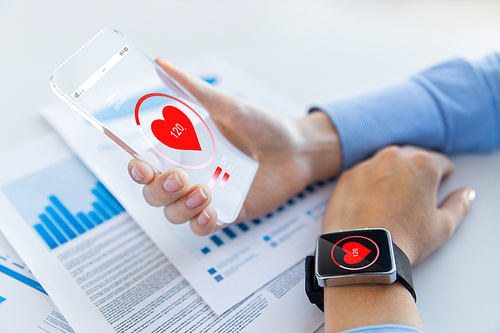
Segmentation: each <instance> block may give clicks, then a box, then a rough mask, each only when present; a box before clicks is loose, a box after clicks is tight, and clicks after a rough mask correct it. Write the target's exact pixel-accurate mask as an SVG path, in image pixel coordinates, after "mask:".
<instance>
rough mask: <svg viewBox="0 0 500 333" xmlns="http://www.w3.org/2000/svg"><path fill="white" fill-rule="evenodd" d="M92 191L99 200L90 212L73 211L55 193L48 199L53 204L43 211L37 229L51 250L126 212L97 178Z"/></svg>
mask: <svg viewBox="0 0 500 333" xmlns="http://www.w3.org/2000/svg"><path fill="white" fill-rule="evenodd" d="M91 192H92V194H93V195H94V196H95V199H96V201H94V202H92V203H91V207H89V208H93V210H90V211H88V212H86V213H85V212H77V213H76V214H73V213H72V212H70V210H69V209H68V208H67V207H66V206H65V205H64V203H63V202H62V201H61V200H59V198H58V197H57V196H55V195H51V196H49V197H48V198H47V199H48V201H49V202H50V203H51V204H50V205H49V206H46V207H45V213H42V214H40V223H38V224H35V225H34V228H35V230H36V232H37V233H38V234H39V235H40V237H42V239H43V240H44V241H45V243H46V244H47V246H48V247H49V248H50V249H55V248H56V247H58V246H59V245H62V244H64V243H66V242H67V241H68V240H70V239H74V238H76V237H77V236H78V235H81V234H84V233H85V232H86V231H87V230H90V229H93V228H95V227H96V226H98V225H100V224H102V223H104V222H105V221H108V220H110V219H111V218H112V217H114V216H116V215H119V214H120V213H122V212H124V211H125V210H124V209H123V207H122V206H121V205H120V203H119V202H118V201H117V200H116V199H115V198H114V197H113V196H112V195H111V193H109V192H108V190H107V189H106V188H105V187H104V185H102V183H101V182H99V181H97V182H96V184H95V187H94V188H92V189H91Z"/></svg>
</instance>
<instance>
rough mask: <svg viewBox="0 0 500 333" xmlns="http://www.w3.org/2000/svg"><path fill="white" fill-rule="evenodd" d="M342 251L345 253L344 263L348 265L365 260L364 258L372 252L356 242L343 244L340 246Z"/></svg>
mask: <svg viewBox="0 0 500 333" xmlns="http://www.w3.org/2000/svg"><path fill="white" fill-rule="evenodd" d="M342 250H344V252H345V253H346V255H345V256H344V262H345V263H346V264H349V265H354V264H357V263H359V262H361V260H363V259H365V258H366V256H367V255H368V254H370V252H372V251H371V250H370V249H367V248H366V247H364V246H363V245H361V244H359V243H358V242H348V243H345V244H344V246H342Z"/></svg>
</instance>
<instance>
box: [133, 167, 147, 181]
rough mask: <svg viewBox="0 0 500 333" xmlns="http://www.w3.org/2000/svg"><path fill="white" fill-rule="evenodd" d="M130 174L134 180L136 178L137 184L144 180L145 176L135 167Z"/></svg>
mask: <svg viewBox="0 0 500 333" xmlns="http://www.w3.org/2000/svg"><path fill="white" fill-rule="evenodd" d="M130 174H131V175H132V178H134V180H135V181H136V182H141V181H143V180H144V176H143V175H142V174H141V173H140V172H139V170H137V168H136V167H135V165H134V166H133V167H132V169H131V170H130Z"/></svg>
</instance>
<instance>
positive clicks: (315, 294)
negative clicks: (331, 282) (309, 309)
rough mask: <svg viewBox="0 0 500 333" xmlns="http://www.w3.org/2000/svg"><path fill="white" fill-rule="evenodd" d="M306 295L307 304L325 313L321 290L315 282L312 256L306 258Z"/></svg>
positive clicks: (316, 281)
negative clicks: (314, 305) (313, 305)
mask: <svg viewBox="0 0 500 333" xmlns="http://www.w3.org/2000/svg"><path fill="white" fill-rule="evenodd" d="M306 295H307V297H308V298H309V302H311V303H312V304H316V306H317V307H318V308H319V309H320V310H321V311H323V312H325V310H324V296H323V288H322V287H320V286H319V284H318V280H316V268H315V267H314V256H307V257H306Z"/></svg>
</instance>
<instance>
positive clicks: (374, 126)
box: [321, 54, 500, 169]
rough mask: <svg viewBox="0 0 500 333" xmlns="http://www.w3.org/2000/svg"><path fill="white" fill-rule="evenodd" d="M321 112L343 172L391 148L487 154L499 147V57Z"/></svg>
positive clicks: (452, 65)
mask: <svg viewBox="0 0 500 333" xmlns="http://www.w3.org/2000/svg"><path fill="white" fill-rule="evenodd" d="M321 109H322V110H324V111H325V112H326V113H327V114H328V115H329V116H330V118H331V119H332V121H333V123H334V124H335V127H336V129H337V131H338V134H339V137H340V142H341V145H342V147H341V149H342V155H343V162H342V168H343V169H346V168H348V167H350V166H351V165H353V164H354V163H356V162H358V161H360V160H362V159H365V158H366V157H368V156H370V155H371V154H373V153H374V152H375V151H377V150H379V149H380V148H383V147H385V146H387V145H391V144H401V145H405V144H409V145H416V146H420V147H425V148H429V149H434V150H439V151H444V152H446V153H456V152H465V151H491V150H494V149H496V148H497V147H498V146H499V145H500V114H499V113H500V111H499V109H500V56H499V55H496V54H493V55H490V56H488V57H486V58H484V59H482V60H480V61H477V62H467V61H465V60H461V59H457V60H452V61H449V62H446V63H444V64H442V65H439V66H436V67H433V68H431V69H429V70H427V71H425V72H422V73H421V74H419V75H417V76H415V77H414V78H412V79H410V80H407V81H406V82H403V83H401V84H398V85H395V86H392V87H389V88H386V89H383V90H380V91H376V92H373V93H368V94H365V95H362V96H357V97H354V98H351V99H347V100H342V101H337V102H334V103H330V104H327V105H324V106H322V107H321Z"/></svg>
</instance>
